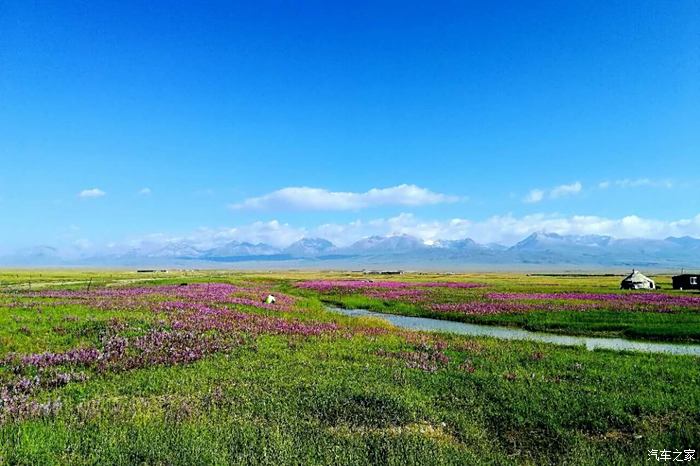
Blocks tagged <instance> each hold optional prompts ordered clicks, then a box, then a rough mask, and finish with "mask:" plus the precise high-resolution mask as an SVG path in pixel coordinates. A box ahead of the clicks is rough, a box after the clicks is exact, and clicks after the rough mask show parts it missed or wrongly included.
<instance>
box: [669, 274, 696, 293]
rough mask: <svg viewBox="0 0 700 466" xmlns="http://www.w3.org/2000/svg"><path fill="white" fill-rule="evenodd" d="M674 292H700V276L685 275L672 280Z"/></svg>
mask: <svg viewBox="0 0 700 466" xmlns="http://www.w3.org/2000/svg"><path fill="white" fill-rule="evenodd" d="M672 280H673V289H674V290H700V275H699V274H695V275H693V274H692V273H683V274H681V275H676V276H675V277H673V278H672Z"/></svg>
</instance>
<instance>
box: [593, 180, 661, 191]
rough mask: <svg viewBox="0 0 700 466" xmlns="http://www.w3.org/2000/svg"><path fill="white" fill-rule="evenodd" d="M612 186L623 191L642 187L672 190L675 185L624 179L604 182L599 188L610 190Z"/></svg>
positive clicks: (659, 181) (599, 184)
mask: <svg viewBox="0 0 700 466" xmlns="http://www.w3.org/2000/svg"><path fill="white" fill-rule="evenodd" d="M611 186H616V187H618V188H623V189H625V188H640V187H649V188H666V189H671V188H673V186H674V183H673V181H671V180H652V179H649V178H635V179H630V178H624V179H621V180H615V181H602V182H600V183H598V187H599V188H600V189H608V188H609V187H611Z"/></svg>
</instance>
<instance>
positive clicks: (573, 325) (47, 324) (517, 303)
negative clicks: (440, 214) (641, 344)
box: [0, 270, 700, 465]
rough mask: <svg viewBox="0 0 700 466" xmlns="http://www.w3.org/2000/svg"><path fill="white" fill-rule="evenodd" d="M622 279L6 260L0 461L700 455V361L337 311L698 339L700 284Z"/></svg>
mask: <svg viewBox="0 0 700 466" xmlns="http://www.w3.org/2000/svg"><path fill="white" fill-rule="evenodd" d="M656 278H657V281H658V282H660V283H661V284H662V286H663V285H665V288H669V286H668V285H667V284H666V283H667V282H668V283H670V281H669V280H668V278H667V277H656ZM618 286H619V277H544V276H525V275H510V274H501V275H497V274H473V275H439V274H430V275H428V274H412V275H404V276H400V277H392V278H382V277H369V279H368V277H367V276H362V275H358V274H341V273H310V272H309V273H306V272H286V273H232V272H214V271H211V272H196V271H190V272H172V273H163V274H136V273H132V272H119V271H114V272H106V271H87V270H85V271H62V270H58V271H40V272H39V271H5V272H0V464H183V465H184V464H187V465H190V464H514V463H515V464H562V463H566V464H647V463H648V461H649V456H648V452H649V450H652V449H655V450H663V449H667V450H673V451H676V450H677V451H684V450H691V449H694V450H696V451H697V450H698V447H700V358H697V357H691V356H674V355H664V354H646V353H632V352H613V351H587V350H586V349H585V348H582V347H561V346H554V345H548V344H543V343H535V342H528V341H503V340H496V339H491V338H473V337H466V336H456V335H450V334H437V333H424V332H412V331H407V330H401V329H398V328H394V327H391V326H390V325H388V324H387V323H386V322H384V321H382V320H379V319H368V318H351V317H345V316H342V315H338V314H335V313H332V312H329V311H328V310H327V309H326V307H325V306H326V304H327V303H332V304H336V305H340V306H345V307H361V308H366V309H372V310H377V311H380V312H391V313H396V314H406V315H420V316H429V317H433V318H441V319H451V320H462V321H469V322H480V323H489V324H491V323H497V324H499V325H512V326H520V327H525V328H534V329H545V330H547V331H558V332H565V333H577V334H590V335H616V336H628V337H632V338H638V339H661V340H670V341H685V342H696V341H698V340H699V339H700V338H699V337H700V305H699V304H698V303H699V302H700V295H697V294H691V293H679V292H673V291H669V290H666V289H664V290H662V291H659V292H654V293H647V292H642V293H630V292H626V293H622V292H620V291H619V290H618V289H617V288H618ZM268 294H273V295H274V296H275V297H276V298H277V301H276V302H275V303H274V304H265V303H264V302H263V299H264V298H265V297H266V296H267V295H268ZM696 457H697V454H696Z"/></svg>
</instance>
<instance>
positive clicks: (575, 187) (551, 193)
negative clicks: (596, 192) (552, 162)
mask: <svg viewBox="0 0 700 466" xmlns="http://www.w3.org/2000/svg"><path fill="white" fill-rule="evenodd" d="M582 189H583V185H582V184H581V183H580V182H579V181H576V182H575V183H571V184H562V185H559V186H555V187H553V188H551V189H531V190H530V192H529V193H528V194H527V196H525V197H524V198H523V202H525V203H528V204H535V203H537V202H540V201H542V200H544V199H545V198H549V199H558V198H560V197H564V196H571V195H574V194H578V193H580V192H581V190H582Z"/></svg>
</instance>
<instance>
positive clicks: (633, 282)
mask: <svg viewBox="0 0 700 466" xmlns="http://www.w3.org/2000/svg"><path fill="white" fill-rule="evenodd" d="M620 288H621V289H623V290H653V289H654V288H656V283H654V280H652V279H651V278H649V277H647V276H645V275H643V274H642V273H641V272H640V271H638V270H632V273H631V274H629V275H627V276H626V277H625V278H623V279H622V282H620Z"/></svg>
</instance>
